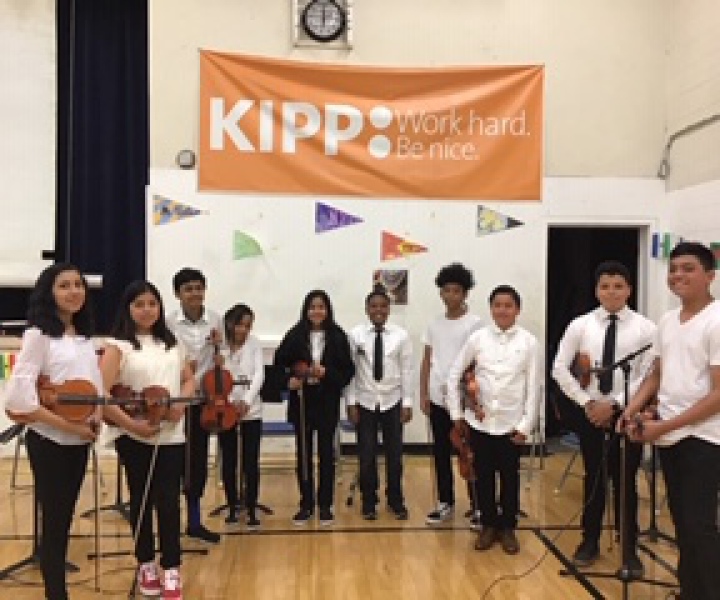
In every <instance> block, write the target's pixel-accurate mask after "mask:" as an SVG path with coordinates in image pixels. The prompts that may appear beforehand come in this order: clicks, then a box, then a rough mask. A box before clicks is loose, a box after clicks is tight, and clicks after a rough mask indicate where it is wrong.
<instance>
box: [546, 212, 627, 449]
mask: <svg viewBox="0 0 720 600" xmlns="http://www.w3.org/2000/svg"><path fill="white" fill-rule="evenodd" d="M640 234H641V228H639V227H565V226H551V227H550V228H549V229H548V253H547V305H546V314H545V323H546V328H545V331H546V344H547V345H546V360H545V363H546V364H545V366H546V375H547V402H546V415H545V418H546V421H545V433H546V435H548V436H551V435H557V434H558V433H560V431H561V430H562V429H563V425H562V423H561V422H560V420H559V418H558V412H557V408H558V407H560V408H561V407H562V402H563V401H565V402H569V400H567V399H565V398H564V397H563V396H562V394H561V392H560V389H559V388H558V387H557V385H556V384H555V382H554V381H553V380H552V377H551V375H550V371H551V369H552V362H553V359H554V358H555V352H556V350H557V346H558V343H559V342H560V338H561V337H562V335H563V333H564V332H565V328H566V327H567V325H568V324H569V323H570V321H572V319H574V318H575V317H577V316H578V315H580V314H582V313H585V312H588V311H589V310H592V309H593V308H595V307H596V306H597V301H596V299H595V282H594V281H593V274H594V272H595V267H597V265H598V264H599V263H601V262H603V261H605V260H617V261H620V262H621V263H623V264H624V265H626V266H627V268H628V269H629V270H630V274H631V275H632V278H633V281H634V282H635V285H633V293H632V296H631V297H630V300H629V301H628V304H629V306H630V307H631V308H637V297H638V290H637V285H638V270H639V269H638V267H639V265H638V261H639V256H640V254H639V249H640ZM560 412H561V413H562V410H560Z"/></svg>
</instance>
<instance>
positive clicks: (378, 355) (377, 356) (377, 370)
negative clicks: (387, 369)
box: [373, 329, 384, 381]
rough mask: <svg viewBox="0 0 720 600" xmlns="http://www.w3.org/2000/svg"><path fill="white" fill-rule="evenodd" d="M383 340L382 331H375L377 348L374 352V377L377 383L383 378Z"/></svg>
mask: <svg viewBox="0 0 720 600" xmlns="http://www.w3.org/2000/svg"><path fill="white" fill-rule="evenodd" d="M383 355H384V352H383V339H382V329H376V330H375V348H374V350H373V377H374V378H375V381H380V380H381V379H382V378H383Z"/></svg>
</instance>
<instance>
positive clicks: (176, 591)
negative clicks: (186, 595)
mask: <svg viewBox="0 0 720 600" xmlns="http://www.w3.org/2000/svg"><path fill="white" fill-rule="evenodd" d="M162 597H163V600H182V581H181V580H180V571H178V570H177V569H166V571H165V577H164V580H163V592H162Z"/></svg>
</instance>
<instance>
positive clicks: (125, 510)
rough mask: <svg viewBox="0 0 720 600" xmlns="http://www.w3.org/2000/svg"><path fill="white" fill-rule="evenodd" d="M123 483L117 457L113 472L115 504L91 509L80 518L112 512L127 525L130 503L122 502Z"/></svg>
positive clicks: (119, 461)
mask: <svg viewBox="0 0 720 600" xmlns="http://www.w3.org/2000/svg"><path fill="white" fill-rule="evenodd" d="M122 490H123V482H122V461H121V460H120V457H119V456H118V457H117V470H116V471H115V502H113V503H112V504H106V505H105V506H100V507H98V508H91V509H90V510H86V511H85V512H84V513H82V514H81V515H80V516H81V517H90V516H91V515H93V514H95V512H103V511H105V510H114V511H117V512H118V513H120V516H121V517H122V518H123V519H125V520H126V521H127V522H128V523H129V522H130V502H125V501H124V500H123V493H122Z"/></svg>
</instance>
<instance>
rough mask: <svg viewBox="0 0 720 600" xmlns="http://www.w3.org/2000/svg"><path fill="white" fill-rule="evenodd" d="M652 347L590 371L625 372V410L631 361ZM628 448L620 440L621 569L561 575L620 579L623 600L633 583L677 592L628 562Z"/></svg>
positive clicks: (674, 585) (669, 584) (628, 394)
mask: <svg viewBox="0 0 720 600" xmlns="http://www.w3.org/2000/svg"><path fill="white" fill-rule="evenodd" d="M650 347H651V344H648V345H647V346H644V347H642V348H640V349H639V350H637V351H635V352H631V353H630V354H628V355H627V356H625V357H624V358H621V359H620V360H619V361H617V362H616V363H614V364H612V365H608V366H606V367H599V368H596V369H591V371H592V372H593V373H595V374H596V375H598V374H600V373H606V372H608V371H609V372H612V371H614V370H615V369H621V370H622V372H623V406H622V408H623V409H624V408H625V407H626V406H627V404H628V400H629V398H630V370H631V368H632V366H631V364H630V363H631V361H632V360H633V359H635V358H637V357H638V356H640V355H641V354H642V353H643V352H646V351H647V350H649V349H650ZM627 444H628V439H627V436H625V435H623V436H621V438H620V486H619V487H620V489H619V490H615V493H616V494H620V502H619V504H620V511H619V512H620V514H619V515H617V520H618V524H619V526H618V529H619V531H620V536H619V537H620V568H619V569H618V570H617V571H616V572H615V573H600V572H591V571H579V570H577V569H576V568H573V569H572V570H569V571H561V572H560V574H561V575H572V574H574V572H577V573H580V574H582V576H583V577H597V578H604V579H617V580H619V581H621V582H622V584H623V585H622V590H623V591H622V598H623V600H628V598H629V595H628V594H629V588H630V584H631V583H633V582H640V583H647V584H650V585H656V586H660V587H668V588H676V587H677V584H675V583H668V582H665V581H657V580H655V579H646V578H644V577H635V576H634V575H633V573H632V572H631V570H630V567H629V566H628V560H629V558H630V556H629V551H630V548H629V545H628V543H627V518H628V515H627V506H626V498H625V493H626V490H627V472H628V464H627V463H628V453H627Z"/></svg>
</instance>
